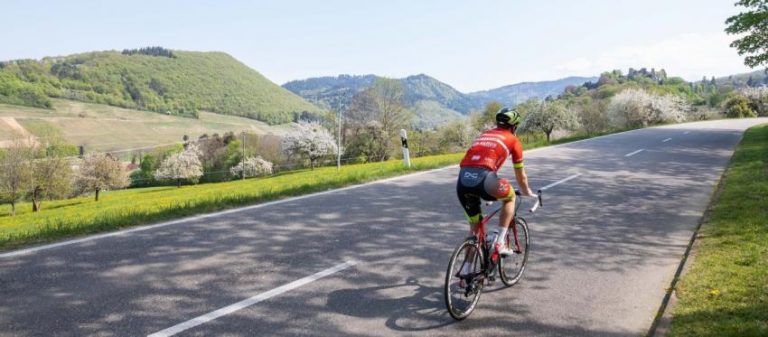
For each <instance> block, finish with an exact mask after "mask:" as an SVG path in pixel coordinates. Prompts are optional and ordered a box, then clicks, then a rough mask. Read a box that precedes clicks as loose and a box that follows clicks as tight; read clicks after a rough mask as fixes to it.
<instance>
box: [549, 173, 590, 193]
mask: <svg viewBox="0 0 768 337" xmlns="http://www.w3.org/2000/svg"><path fill="white" fill-rule="evenodd" d="M580 175H581V173H579V174H574V175H572V176H570V177H568V178H564V179H560V180H558V181H556V182H554V183H551V184H549V185H547V186H544V187H542V188H540V190H542V191H544V190H546V189H550V188H552V187H555V186H557V185H560V184H562V183H564V182H566V181H568V180H571V179H576V177H578V176H580Z"/></svg>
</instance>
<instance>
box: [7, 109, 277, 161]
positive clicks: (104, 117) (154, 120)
mask: <svg viewBox="0 0 768 337" xmlns="http://www.w3.org/2000/svg"><path fill="white" fill-rule="evenodd" d="M9 122H10V123H9ZM14 126H15V127H14ZM19 126H21V127H23V128H24V129H23V130H19ZM290 130H291V128H290V126H288V125H280V126H270V125H267V124H266V123H263V122H259V121H256V120H253V119H250V118H244V117H238V116H228V115H222V114H216V113H211V112H205V111H200V112H199V118H185V117H181V116H168V115H164V114H158V113H154V112H148V111H138V110H130V109H124V108H118V107H112V106H108V105H102V104H92V103H82V102H77V101H71V100H62V99H53V100H51V109H42V108H32V107H24V106H18V105H8V104H0V147H2V146H3V143H5V142H7V141H9V140H10V139H12V137H13V135H14V134H20V133H21V134H31V135H33V136H43V135H45V134H50V133H54V134H58V135H60V136H62V137H63V138H64V140H65V141H66V142H67V143H69V144H72V145H83V146H85V148H86V150H87V151H109V152H112V151H118V152H120V151H130V150H131V149H137V148H144V147H155V146H160V145H167V144H173V143H179V142H181V140H182V137H183V136H184V135H187V136H189V137H190V138H192V139H197V138H198V137H199V136H201V135H203V134H208V135H213V134H214V133H218V134H220V135H222V134H224V133H226V132H230V131H232V132H235V133H239V132H240V131H247V132H249V133H254V134H270V133H271V134H276V135H282V134H285V133H286V132H288V131H290Z"/></svg>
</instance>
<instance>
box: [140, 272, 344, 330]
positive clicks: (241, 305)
mask: <svg viewBox="0 0 768 337" xmlns="http://www.w3.org/2000/svg"><path fill="white" fill-rule="evenodd" d="M355 264H357V262H354V261H347V262H344V263H341V264H337V265H335V266H333V267H331V268H328V269H326V270H323V271H320V272H318V273H315V274H312V275H309V276H307V277H305V278H302V279H298V280H296V281H293V282H291V283H288V284H286V285H282V286H280V287H277V288H275V289H272V290H270V291H267V292H263V293H261V294H258V295H256V296H253V297H251V298H248V299H245V300H242V301H240V302H237V303H234V304H230V305H228V306H226V307H223V308H221V309H218V310H216V311H211V312H209V313H207V314H205V315H201V316H197V317H195V318H193V319H191V320H188V321H186V322H183V323H179V324H177V325H174V326H172V327H170V328H168V329H165V330H162V331H158V332H155V333H153V334H151V335H149V336H147V337H169V336H173V335H175V334H177V333H179V332H182V331H184V330H188V329H191V328H194V327H196V326H198V325H200V324H203V323H207V322H210V321H212V320H214V319H217V318H219V317H221V316H225V315H228V314H231V313H233V312H235V311H238V310H240V309H245V308H247V307H250V306H252V305H254V304H256V303H259V302H262V301H265V300H268V299H270V298H272V297H275V296H277V295H280V294H282V293H285V292H288V291H291V290H293V289H296V288H299V287H301V286H303V285H306V284H308V283H311V282H314V281H317V280H319V279H321V278H323V277H326V276H328V275H331V274H335V273H337V272H339V271H342V270H344V269H347V268H349V267H352V266H354V265H355Z"/></svg>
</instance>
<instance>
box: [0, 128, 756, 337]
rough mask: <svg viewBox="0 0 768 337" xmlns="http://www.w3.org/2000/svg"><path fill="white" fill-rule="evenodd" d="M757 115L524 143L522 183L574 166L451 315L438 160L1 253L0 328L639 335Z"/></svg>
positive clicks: (49, 332) (450, 177)
mask: <svg viewBox="0 0 768 337" xmlns="http://www.w3.org/2000/svg"><path fill="white" fill-rule="evenodd" d="M765 122H768V120H767V119H761V120H758V119H751V120H724V121H711V122H699V123H689V124H682V125H673V126H667V127H659V128H650V129H642V130H636V131H631V132H626V133H621V134H616V135H611V136H606V137H600V138H595V139H592V140H587V141H581V142H576V143H571V144H565V145H561V146H556V147H550V148H544V149H538V150H533V151H529V152H527V153H526V170H527V172H528V175H529V177H530V180H531V183H532V185H533V186H534V187H540V186H544V185H547V184H551V183H553V182H556V181H559V180H561V179H564V178H567V177H570V176H572V175H576V174H579V176H578V177H576V178H574V179H571V180H568V181H567V182H564V183H562V184H559V185H557V186H555V187H552V188H551V189H549V190H548V191H546V194H545V207H544V208H542V209H540V211H539V212H537V213H536V214H534V215H531V216H528V217H527V218H528V221H529V224H530V225H531V235H532V246H531V255H530V260H529V267H528V269H527V271H526V274H525V276H524V277H523V280H522V281H521V283H520V284H518V285H516V286H515V287H512V288H508V289H501V288H500V282H497V285H496V286H494V287H492V288H491V289H490V290H489V291H487V292H486V293H484V294H483V297H482V298H481V300H480V304H479V306H478V308H477V310H476V311H475V312H474V314H473V315H472V316H471V317H470V318H469V319H467V320H466V321H463V322H454V321H453V320H452V319H451V318H450V316H448V314H447V313H446V311H445V308H444V303H443V297H442V282H443V277H444V273H445V268H446V266H447V262H448V258H449V255H450V252H451V250H452V249H453V248H454V246H455V245H456V244H457V243H458V242H459V241H460V240H461V239H462V238H463V237H464V236H465V235H466V232H467V225H466V224H465V222H464V216H463V213H462V210H461V208H460V207H459V205H458V201H457V200H456V196H455V192H454V189H455V175H456V174H457V171H458V169H457V168H456V167H449V168H446V169H441V170H435V171H430V172H426V173H420V174H414V175H410V176H406V177H401V178H396V179H389V180H386V181H381V182H377V183H373V184H367V185H362V186H357V187H353V188H346V189H342V190H337V191H332V192H327V193H322V194H317V195H312V196H309V197H304V198H298V199H291V200H288V201H283V202H277V203H270V204H267V205H264V206H259V207H249V208H246V209H242V210H237V211H228V212H224V213H221V214H216V215H212V216H204V217H196V218H192V219H189V220H188V221H180V222H175V223H171V224H160V225H157V226H152V227H144V228H140V229H139V230H132V231H125V232H119V233H116V234H111V235H108V236H97V237H92V238H88V239H85V240H80V241H77V242H72V243H67V244H63V245H58V246H53V247H42V248H41V249H38V250H33V251H17V252H12V253H11V254H8V253H6V254H2V255H0V336H148V335H153V334H154V336H164V335H165V336H167V335H176V336H257V335H258V336H399V335H418V336H455V335H461V336H497V335H502V334H504V335H507V334H508V335H514V336H638V335H642V334H644V333H646V332H647V330H648V328H649V327H650V325H651V322H652V319H653V317H654V315H655V314H656V311H657V310H658V308H659V305H660V303H661V300H662V298H663V296H664V291H665V288H666V287H668V286H669V284H670V282H671V279H672V276H673V275H674V272H675V269H676V268H677V265H678V264H679V262H680V258H681V256H682V254H683V253H684V251H685V247H686V244H687V242H688V240H689V239H690V237H691V235H692V231H693V230H694V229H695V228H696V225H697V223H698V221H699V220H700V218H701V216H702V212H703V210H704V209H705V207H706V205H707V202H708V200H709V198H710V195H711V193H712V192H713V190H714V186H715V184H716V182H717V180H718V178H719V177H720V175H721V173H722V171H723V169H724V168H725V166H726V165H727V163H728V159H729V158H730V156H731V154H732V152H733V148H734V146H735V145H736V144H737V143H738V141H739V139H740V138H741V135H742V133H743V130H744V129H746V128H747V127H748V126H751V125H755V124H759V123H765ZM641 149H642V151H639V152H638V150H641ZM503 170H505V172H508V175H509V176H510V177H511V169H510V168H508V167H505V168H504V169H503ZM317 273H321V274H317ZM231 305H235V306H234V307H232V306H231ZM217 310H218V311H217Z"/></svg>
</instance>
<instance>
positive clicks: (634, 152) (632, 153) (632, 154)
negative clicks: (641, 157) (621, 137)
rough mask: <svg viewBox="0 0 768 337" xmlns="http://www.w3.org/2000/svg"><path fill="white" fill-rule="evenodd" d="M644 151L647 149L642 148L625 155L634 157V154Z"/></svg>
mask: <svg viewBox="0 0 768 337" xmlns="http://www.w3.org/2000/svg"><path fill="white" fill-rule="evenodd" d="M643 151H645V149H640V150H637V151H633V152H630V153H627V154H625V155H624V157H632V156H634V155H636V154H638V153H640V152H643Z"/></svg>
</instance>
